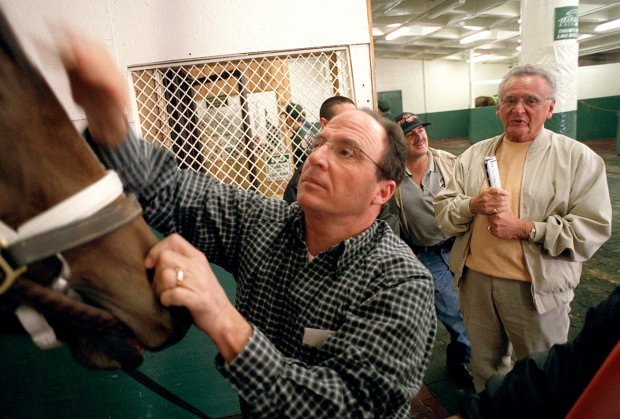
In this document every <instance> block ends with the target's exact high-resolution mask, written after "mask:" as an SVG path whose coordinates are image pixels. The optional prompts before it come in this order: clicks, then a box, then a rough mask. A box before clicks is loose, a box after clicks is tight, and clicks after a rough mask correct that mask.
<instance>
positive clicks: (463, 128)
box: [418, 109, 469, 140]
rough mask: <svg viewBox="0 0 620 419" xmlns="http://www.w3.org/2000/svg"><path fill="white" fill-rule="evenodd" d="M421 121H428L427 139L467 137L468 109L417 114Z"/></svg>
mask: <svg viewBox="0 0 620 419" xmlns="http://www.w3.org/2000/svg"><path fill="white" fill-rule="evenodd" d="M418 116H419V117H420V118H422V120H423V121H426V122H430V123H431V125H429V126H427V127H426V133H427V134H428V139H429V140H445V139H448V138H460V137H467V132H468V127H469V109H461V110H457V111H447V112H430V113H426V114H418Z"/></svg>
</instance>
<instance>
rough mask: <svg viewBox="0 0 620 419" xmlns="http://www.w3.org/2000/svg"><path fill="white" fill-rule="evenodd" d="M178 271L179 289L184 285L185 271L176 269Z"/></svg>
mask: <svg viewBox="0 0 620 419" xmlns="http://www.w3.org/2000/svg"><path fill="white" fill-rule="evenodd" d="M176 271H177V287H180V286H181V284H183V280H184V279H185V271H184V270H183V269H181V268H176Z"/></svg>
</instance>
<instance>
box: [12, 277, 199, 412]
mask: <svg viewBox="0 0 620 419" xmlns="http://www.w3.org/2000/svg"><path fill="white" fill-rule="evenodd" d="M7 294H8V295H9V296H10V297H11V298H15V299H17V300H20V301H21V300H22V299H24V300H25V301H28V302H29V304H31V305H33V306H34V307H36V308H37V309H38V310H40V311H42V312H44V313H50V314H53V315H55V316H57V317H59V314H58V313H61V317H63V318H65V317H66V320H67V321H68V322H70V323H71V324H73V325H74V326H78V327H86V326H88V327H89V328H91V329H95V330H97V331H99V332H102V333H115V334H117V335H120V336H129V335H131V332H129V329H128V328H127V326H125V324H124V323H122V322H121V321H120V320H118V319H117V318H116V317H114V316H113V315H112V314H110V313H109V312H108V311H105V310H102V309H99V308H97V307H93V306H91V305H89V304H86V303H83V302H82V301H79V300H76V299H74V298H71V297H69V296H67V295H65V294H62V293H59V292H56V291H53V290H50V289H49V288H47V287H45V286H43V285H40V284H38V283H36V282H34V281H31V280H29V279H26V278H23V277H22V278H20V279H18V280H17V281H16V282H15V284H14V286H13V287H12V288H11V290H10V291H9V292H8V293H7ZM78 319H79V320H78ZM123 371H124V372H125V373H126V374H127V375H129V376H130V377H131V378H133V379H134V380H136V381H137V382H139V383H140V384H142V385H143V386H144V387H146V388H148V389H149V390H151V391H152V392H154V393H155V394H157V395H159V396H161V397H163V398H164V399H166V400H168V401H169V402H171V403H173V404H175V405H177V406H179V407H180V408H182V409H184V410H186V411H187V412H189V413H191V414H193V415H195V416H197V417H199V418H207V419H209V418H210V416H208V415H207V414H206V413H204V412H203V411H202V410H200V409H198V408H197V407H196V406H194V405H192V404H191V403H189V402H187V401H186V400H184V399H182V398H180V397H179V396H177V395H176V394H174V393H172V392H171V391H170V390H168V389H167V388H165V387H164V386H162V385H161V384H159V383H157V382H156V381H155V380H153V379H152V378H151V377H149V376H147V375H146V374H144V373H143V372H141V371H138V370H136V369H133V370H130V369H123Z"/></svg>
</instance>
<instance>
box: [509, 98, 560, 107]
mask: <svg viewBox="0 0 620 419" xmlns="http://www.w3.org/2000/svg"><path fill="white" fill-rule="evenodd" d="M546 100H554V99H553V98H552V97H547V98H544V99H541V98H538V97H536V96H526V97H524V98H518V97H515V96H504V97H503V98H501V99H500V102H501V103H502V105H504V106H506V107H508V108H514V107H515V106H517V105H518V104H519V102H523V106H525V107H526V108H529V109H536V108H538V107H539V106H540V105H541V104H542V103H543V102H544V101H546Z"/></svg>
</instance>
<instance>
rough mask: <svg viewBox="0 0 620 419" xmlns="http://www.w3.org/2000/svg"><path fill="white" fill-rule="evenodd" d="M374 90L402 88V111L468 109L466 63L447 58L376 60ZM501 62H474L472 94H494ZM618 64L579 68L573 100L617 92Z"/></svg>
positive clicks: (503, 67) (502, 67)
mask: <svg viewBox="0 0 620 419" xmlns="http://www.w3.org/2000/svg"><path fill="white" fill-rule="evenodd" d="M376 69H377V71H376V77H377V91H380V92H381V91H386V90H402V96H403V111H411V112H417V113H430V112H444V111H451V110H458V109H466V108H469V104H470V92H469V79H470V69H469V64H466V63H460V62H453V61H447V60H436V61H427V62H422V61H416V60H394V59H391V60H386V59H378V60H377V61H376ZM508 70H509V66H507V65H503V64H476V65H475V66H474V74H473V75H472V81H473V83H474V86H475V87H474V95H473V96H474V97H476V96H493V95H495V94H497V86H498V83H499V80H501V78H502V77H503V76H504V74H505V73H506V72H507V71H508ZM618 74H620V64H605V65H597V66H587V67H579V69H578V72H577V76H578V80H577V99H588V98H594V97H605V96H616V95H620V77H618Z"/></svg>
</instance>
